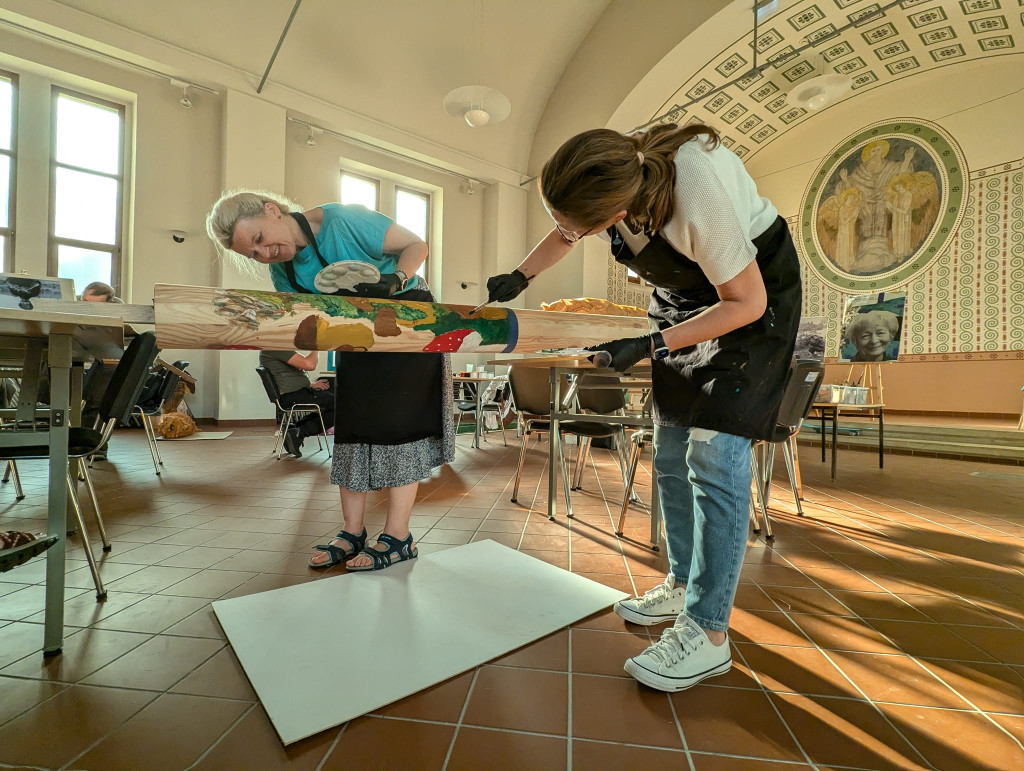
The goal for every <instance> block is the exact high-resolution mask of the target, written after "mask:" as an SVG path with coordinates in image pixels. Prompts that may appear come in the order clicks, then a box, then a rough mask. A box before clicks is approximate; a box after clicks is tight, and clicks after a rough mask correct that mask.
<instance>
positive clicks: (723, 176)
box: [616, 137, 779, 286]
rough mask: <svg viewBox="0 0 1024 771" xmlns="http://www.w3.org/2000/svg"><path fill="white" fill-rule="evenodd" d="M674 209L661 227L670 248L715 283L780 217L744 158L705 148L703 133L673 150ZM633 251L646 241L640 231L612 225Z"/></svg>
mask: <svg viewBox="0 0 1024 771" xmlns="http://www.w3.org/2000/svg"><path fill="white" fill-rule="evenodd" d="M675 164H676V187H675V211H674V212H673V213H672V217H671V219H669V221H668V222H667V223H666V224H665V227H663V228H662V230H661V236H662V238H664V239H665V240H666V241H668V242H669V244H671V245H672V247H673V248H674V249H675V250H676V251H678V252H680V253H681V254H684V255H686V256H687V257H689V258H690V259H691V260H693V261H694V262H696V263H697V264H698V265H700V267H701V270H703V271H704V275H705V276H707V278H708V281H710V282H711V283H712V284H714V285H716V286H718V285H720V284H724V283H725V282H726V281H729V280H730V279H733V278H735V277H736V275H737V274H738V273H739V272H740V271H742V270H743V269H744V268H745V267H747V265H749V264H750V263H751V262H753V261H754V258H755V257H756V256H757V248H756V247H755V246H754V244H753V240H754V239H755V238H757V237H758V236H759V235H761V234H762V233H764V232H765V231H766V230H767V229H768V228H769V227H770V226H771V224H772V223H773V222H775V219H776V218H777V217H778V216H779V212H778V210H777V209H776V208H775V206H774V205H772V202H771V201H769V200H768V199H767V198H762V197H761V196H760V195H758V194H757V185H756V184H755V183H754V180H753V179H752V178H751V176H750V174H748V173H747V170H746V169H745V168H744V167H743V162H742V161H741V160H740V159H739V158H738V157H737V156H736V154H735V153H733V152H732V150H730V149H729V148H727V147H726V146H725V145H721V144H720V145H718V147H716V148H715V149H714V150H708V149H707V143H706V142H705V140H704V139H703V138H702V137H698V138H696V139H691V140H690V141H689V142H686V143H685V144H683V145H682V146H681V147H680V148H679V150H678V151H677V152H676V157H675ZM616 228H618V230H619V233H621V234H622V237H623V238H624V239H625V241H626V243H627V244H628V245H629V248H630V249H632V250H633V253H634V254H636V253H638V252H639V251H640V250H641V249H643V247H645V246H646V245H647V242H648V240H649V239H648V238H647V236H645V235H643V234H642V233H641V234H639V235H633V234H632V233H630V232H629V228H627V227H626V226H625V225H624V224H623V223H621V222H620V223H619V224H618V225H616Z"/></svg>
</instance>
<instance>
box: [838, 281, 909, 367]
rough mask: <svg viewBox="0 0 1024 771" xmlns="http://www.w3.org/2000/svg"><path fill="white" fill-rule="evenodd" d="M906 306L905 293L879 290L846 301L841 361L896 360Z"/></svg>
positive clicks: (840, 349) (840, 351)
mask: <svg viewBox="0 0 1024 771" xmlns="http://www.w3.org/2000/svg"><path fill="white" fill-rule="evenodd" d="M906 307H907V294H906V292H879V293H877V294H866V295H858V296H856V297H851V298H850V299H849V300H847V302H846V311H845V313H843V326H842V335H843V338H842V341H841V344H840V346H839V362H840V363H854V362H878V361H897V360H898V359H899V355H900V339H901V336H902V335H901V333H902V332H903V317H904V315H905V314H906Z"/></svg>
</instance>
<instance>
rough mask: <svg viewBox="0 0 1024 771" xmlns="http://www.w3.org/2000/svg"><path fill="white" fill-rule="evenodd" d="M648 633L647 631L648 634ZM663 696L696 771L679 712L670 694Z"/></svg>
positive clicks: (687, 760)
mask: <svg viewBox="0 0 1024 771" xmlns="http://www.w3.org/2000/svg"><path fill="white" fill-rule="evenodd" d="M649 635H650V633H649V632H648V636H649ZM665 698H666V699H668V708H669V711H671V713H672V721H673V722H674V723H675V724H676V731H678V732H679V741H680V742H682V744H683V752H685V753H686V763H687V765H688V766H689V767H690V771H696V766H694V765H693V756H692V755H691V754H690V745H689V744H688V743H687V741H686V732H685V731H683V724H682V721H680V720H679V713H677V712H676V705H675V704H674V703H673V701H672V694H671V693H666V694H665Z"/></svg>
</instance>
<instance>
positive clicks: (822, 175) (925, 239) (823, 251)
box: [793, 119, 966, 292]
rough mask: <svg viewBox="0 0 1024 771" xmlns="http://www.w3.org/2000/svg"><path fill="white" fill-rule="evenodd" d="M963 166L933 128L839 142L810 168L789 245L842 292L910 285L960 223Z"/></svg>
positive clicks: (882, 127) (902, 128)
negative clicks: (810, 175)
mask: <svg viewBox="0 0 1024 771" xmlns="http://www.w3.org/2000/svg"><path fill="white" fill-rule="evenodd" d="M965 173H966V162H965V161H964V157H963V153H962V151H961V150H960V148H959V146H958V145H957V143H956V142H955V141H954V140H953V138H952V137H951V136H949V135H948V134H947V133H946V132H945V131H943V130H942V128H941V127H939V126H937V125H935V124H932V123H928V122H926V121H921V120H908V119H899V120H895V121H884V122H881V123H876V124H873V125H871V126H868V127H866V128H864V129H862V130H861V131H858V132H857V133H855V134H854V135H852V136H850V137H847V138H846V139H845V140H843V141H842V142H841V143H840V144H839V145H838V146H837V147H836V148H835V149H834V150H833V151H832V152H831V153H829V154H828V155H826V156H825V158H824V159H823V160H822V162H821V163H820V164H819V165H818V168H817V170H816V171H815V173H814V174H813V176H812V177H811V179H810V182H809V183H808V186H807V190H806V191H805V193H804V203H803V207H802V209H801V212H800V222H799V229H798V230H797V231H794V233H793V238H794V240H796V242H797V244H798V247H799V248H800V249H801V252H802V256H803V257H804V258H805V259H806V261H807V265H808V266H809V267H810V268H811V269H812V270H813V271H814V272H815V273H817V274H818V276H819V277H820V278H821V279H822V280H823V281H824V282H825V283H827V284H831V285H832V286H834V287H836V289H839V290H841V291H844V292H879V291H884V290H886V289H890V288H892V287H894V286H896V285H899V284H903V283H906V282H907V281H910V280H912V279H913V278H914V277H915V276H916V275H918V274H920V273H922V272H923V271H925V270H927V269H928V267H929V265H931V263H932V262H934V261H935V260H936V259H938V257H939V255H941V254H943V253H944V252H945V250H946V247H947V246H948V245H949V242H950V241H951V240H952V239H953V236H954V235H955V233H956V229H957V226H958V224H959V222H960V218H961V217H962V216H963V203H964V176H965Z"/></svg>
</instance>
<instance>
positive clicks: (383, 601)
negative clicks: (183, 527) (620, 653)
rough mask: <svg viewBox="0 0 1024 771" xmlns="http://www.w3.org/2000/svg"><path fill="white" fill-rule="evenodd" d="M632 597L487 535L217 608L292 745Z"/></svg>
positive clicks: (280, 732)
mask: <svg viewBox="0 0 1024 771" xmlns="http://www.w3.org/2000/svg"><path fill="white" fill-rule="evenodd" d="M626 596H627V595H625V594H623V593H622V592H620V591H618V590H616V589H610V588H609V587H607V586H604V585H602V584H599V583H596V582H594V581H591V580H590V579H587V578H583V577H582V576H578V575H574V574H573V573H569V572H568V571H566V570H562V569H561V568H557V567H555V566H554V565H549V564H548V563H546V562H542V561H541V560H538V559H535V558H534V557H530V556H529V555H526V554H522V553H520V552H517V551H515V550H514V549H510V548H508V547H506V546H502V545H501V544H498V543H496V542H494V541H477V542H474V543H470V544H466V545H465V546H458V547H454V548H451V549H445V550H444V551H440V552H435V553H433V554H429V555H424V556H422V557H419V558H417V559H415V560H411V561H409V562H405V563H401V564H398V565H394V566H392V567H390V568H388V569H386V570H383V571H378V572H370V573H351V574H348V575H343V576H337V577H335V578H325V579H321V580H318V581H310V582H308V583H304V584H299V585H297V586H289V587H286V588H284V589H275V590H274V591H270V592H262V593H260V594H251V595H248V596H246V597H237V598H235V599H231V600H219V601H217V602H215V603H213V610H214V612H215V613H216V614H217V619H218V620H219V621H220V624H221V626H222V627H223V628H224V632H225V634H226V635H227V638H228V641H229V642H230V643H231V647H232V648H233V649H234V651H235V655H237V656H238V660H239V661H240V662H241V664H242V668H243V669H245V673H246V675H248V677H249V681H250V682H251V683H252V686H253V688H254V689H255V690H256V693H257V695H258V696H259V698H260V701H261V702H263V706H264V708H265V709H266V711H267V714H268V715H269V716H270V720H271V722H272V723H273V724H274V728H275V729H276V730H277V733H278V735H279V736H280V737H281V741H283V742H284V743H285V744H291V743H292V742H296V741H298V740H300V739H304V738H305V737H307V736H311V735H313V734H315V733H318V732H319V731H323V730H325V729H327V728H331V727H333V726H336V725H339V724H341V723H344V722H345V721H347V720H351V719H353V718H356V717H359V716H360V715H364V714H366V713H367V712H372V711H373V710H375V709H378V708H380V707H383V706H384V705H385V704H390V703H391V702H393V701H397V700H398V699H402V698H404V697H406V696H409V695H411V694H413V693H416V692H417V691H421V690H423V689H424V688H428V687H429V686H431V685H435V684H437V683H439V682H441V681H443V680H447V679H448V678H450V677H454V676H455V675H457V674H460V673H461V672H465V671H467V670H470V669H473V668H474V667H477V666H479V665H480V664H483V663H484V662H487V661H490V660H491V659H493V658H496V657H497V656H501V655H503V654H505V653H508V652H509V651H512V650H515V649H516V648H519V647H521V646H523V645H526V644H527V643H530V642H533V641H534V640H538V639H540V638H541V637H544V636H545V635H548V634H551V633H552V632H555V631H557V630H559V629H561V628H563V627H565V626H567V625H569V624H572V623H574V622H576V621H579V620H580V619H582V618H586V617H587V616H589V615H591V614H592V613H596V612H597V611H599V610H602V609H604V608H607V607H608V606H610V605H611V604H612V603H614V602H615V601H616V600H620V599H622V598H623V597H626Z"/></svg>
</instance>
